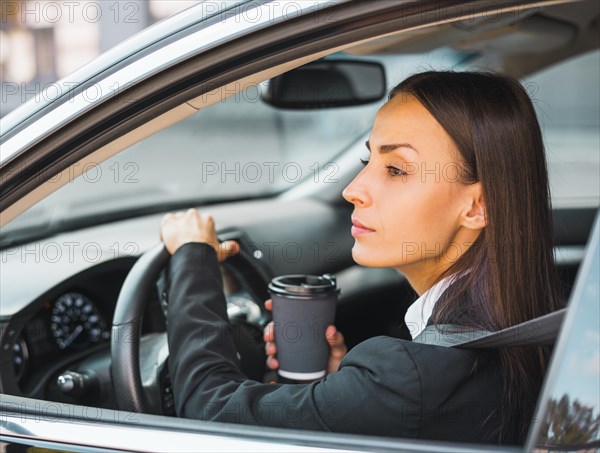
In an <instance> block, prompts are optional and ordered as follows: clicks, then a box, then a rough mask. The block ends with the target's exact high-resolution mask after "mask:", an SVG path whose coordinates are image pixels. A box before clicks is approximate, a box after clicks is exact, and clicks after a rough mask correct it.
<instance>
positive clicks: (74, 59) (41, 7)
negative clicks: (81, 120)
mask: <svg viewBox="0 0 600 453" xmlns="http://www.w3.org/2000/svg"><path fill="white" fill-rule="evenodd" d="M198 2H199V0H118V1H117V0H96V1H90V0H78V1H73V0H71V1H69V0H58V1H57V0H54V1H51V0H20V1H11V0H0V14H1V16H0V17H1V20H0V83H1V85H2V86H1V88H2V104H1V108H0V116H4V115H6V114H7V113H8V112H10V111H11V110H13V109H14V108H16V107H17V106H19V105H20V104H22V103H23V102H25V101H27V100H28V99H30V98H32V97H34V96H35V95H36V93H39V92H41V91H42V90H43V88H44V87H45V86H47V85H49V84H51V83H52V82H55V81H56V80H58V79H62V78H63V77H65V76H67V75H69V74H70V73H72V72H73V71H75V70H76V69H78V68H80V67H81V66H83V65H85V64H86V63H88V62H89V61H91V60H93V59H94V58H96V57H97V56H98V55H100V54H101V53H103V52H105V51H106V50H108V49H110V48H111V47H113V46H115V45H116V44H119V43H120V42H122V41H124V40H126V39H127V38H129V37H130V36H132V35H134V34H135V33H137V32H139V31H141V30H143V29H144V28H146V27H148V26H149V25H151V24H153V23H155V22H157V21H159V20H161V19H164V18H165V17H168V16H171V15H173V14H175V13H177V12H179V11H182V10H183V9H186V8H189V7H190V6H192V5H194V4H196V3H198Z"/></svg>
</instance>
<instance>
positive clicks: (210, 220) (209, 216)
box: [200, 212, 215, 225]
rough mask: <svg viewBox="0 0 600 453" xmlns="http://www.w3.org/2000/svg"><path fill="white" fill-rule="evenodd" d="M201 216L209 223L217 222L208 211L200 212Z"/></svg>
mask: <svg viewBox="0 0 600 453" xmlns="http://www.w3.org/2000/svg"><path fill="white" fill-rule="evenodd" d="M200 218H201V219H202V221H203V222H205V223H206V224H208V225H214V224H215V219H214V218H213V216H212V215H210V214H208V213H207V212H205V213H202V214H200Z"/></svg>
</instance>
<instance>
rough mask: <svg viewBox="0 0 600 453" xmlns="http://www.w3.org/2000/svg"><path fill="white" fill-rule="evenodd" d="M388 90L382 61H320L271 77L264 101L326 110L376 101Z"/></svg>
mask: <svg viewBox="0 0 600 453" xmlns="http://www.w3.org/2000/svg"><path fill="white" fill-rule="evenodd" d="M386 92H387V85H386V79H385V69H384V68H383V65H381V64H380V63H375V62H368V61H355V60H320V61H314V62H312V63H308V64H306V65H304V66H302V67H300V68H297V69H294V70H292V71H289V72H286V73H285V74H282V75H280V76H278V77H275V78H273V79H271V80H270V81H269V85H268V88H267V90H266V92H264V93H263V95H262V100H263V101H264V102H265V103H267V104H268V105H271V106H273V107H276V108H280V109H291V110H304V109H323V108H332V107H349V106H355V105H363V104H369V103H372V102H377V101H379V100H381V99H383V97H384V96H385V95H386Z"/></svg>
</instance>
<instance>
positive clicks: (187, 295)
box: [168, 243, 511, 443]
mask: <svg viewBox="0 0 600 453" xmlns="http://www.w3.org/2000/svg"><path fill="white" fill-rule="evenodd" d="M169 279H170V291H169V308H168V341H169V354H170V356H169V371H170V375H171V380H172V385H173V393H174V399H175V407H176V412H177V415H179V416H181V417H187V418H196V419H201V420H213V421H220V422H231V423H244V424H251V425H262V426H271V427H282V428H298V429H309V430H319V431H335V432H346V433H354V434H371V435H382V436H393V437H407V438H421V439H436V440H447V441H462V442H490V443H497V442H498V438H499V437H498V436H499V433H498V432H497V428H498V418H497V417H496V415H495V411H496V410H497V409H498V408H499V404H500V401H501V396H502V378H501V375H500V372H499V362H498V359H497V358H496V356H495V355H490V353H489V352H485V351H475V350H465V349H454V348H447V347H443V346H436V345H435V344H421V343H416V342H411V341H407V340H403V339H398V338H392V337H386V336H379V337H375V338H371V339H369V340H367V341H364V342H362V343H360V344H359V345H357V346H356V347H354V348H352V349H351V350H350V351H348V353H347V354H346V356H345V357H344V359H343V360H342V362H341V364H340V368H339V371H337V372H336V373H332V374H330V375H328V376H326V377H325V378H323V379H322V380H320V381H317V382H313V383H311V384H267V383H262V382H257V381H252V380H249V379H248V378H247V377H246V376H245V375H244V374H243V373H242V372H241V371H240V369H239V360H238V357H237V353H236V349H235V346H234V340H233V338H232V336H231V329H229V321H228V317H227V310H226V302H225V297H224V294H223V290H222V277H221V273H220V270H219V266H218V262H217V258H216V254H215V252H214V250H213V249H212V248H211V247H210V246H208V245H205V244H198V243H192V244H186V245H184V246H182V247H181V248H180V249H179V250H178V251H177V252H176V253H175V254H174V255H173V257H172V258H171V262H170V265H169ZM506 441H509V442H510V441H511V439H506V438H504V442H506Z"/></svg>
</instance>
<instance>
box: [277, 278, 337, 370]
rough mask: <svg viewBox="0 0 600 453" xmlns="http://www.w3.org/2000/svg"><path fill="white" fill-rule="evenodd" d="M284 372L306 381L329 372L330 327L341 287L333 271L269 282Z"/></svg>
mask: <svg viewBox="0 0 600 453" xmlns="http://www.w3.org/2000/svg"><path fill="white" fill-rule="evenodd" d="M269 292H270V293H271V299H272V300H273V326H274V333H275V343H276V344H277V360H278V361H279V370H278V373H279V375H280V376H282V377H284V378H287V379H292V380H298V381H304V380H314V379H320V378H322V377H323V376H325V372H326V368H327V359H328V357H329V344H328V343H327V340H326V338H325V331H326V330H327V327H328V326H329V325H331V324H333V322H334V320H335V309H336V306H337V299H338V294H339V290H338V288H337V283H336V280H335V277H334V276H333V275H331V274H325V275H322V276H318V275H284V276H281V277H277V278H274V279H273V280H272V281H271V283H270V284H269Z"/></svg>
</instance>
